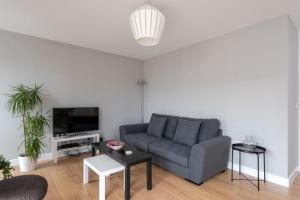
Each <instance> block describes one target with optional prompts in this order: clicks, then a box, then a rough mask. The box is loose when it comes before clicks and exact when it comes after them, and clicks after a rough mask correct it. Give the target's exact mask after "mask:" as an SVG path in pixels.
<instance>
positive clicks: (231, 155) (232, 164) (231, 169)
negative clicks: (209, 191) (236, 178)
mask: <svg viewBox="0 0 300 200" xmlns="http://www.w3.org/2000/svg"><path fill="white" fill-rule="evenodd" d="M231 182H233V149H231Z"/></svg>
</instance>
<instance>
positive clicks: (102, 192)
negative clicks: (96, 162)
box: [99, 175, 105, 200]
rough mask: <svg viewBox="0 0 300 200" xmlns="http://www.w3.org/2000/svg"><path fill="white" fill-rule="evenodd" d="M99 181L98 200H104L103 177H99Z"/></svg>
mask: <svg viewBox="0 0 300 200" xmlns="http://www.w3.org/2000/svg"><path fill="white" fill-rule="evenodd" d="M99 179H100V181H99V200H105V175H100V176H99Z"/></svg>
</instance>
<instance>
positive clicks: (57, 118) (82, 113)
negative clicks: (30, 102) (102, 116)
mask: <svg viewBox="0 0 300 200" xmlns="http://www.w3.org/2000/svg"><path fill="white" fill-rule="evenodd" d="M98 129H99V108H98V107H86V108H53V136H54V137H55V136H57V135H66V134H68V133H81V132H85V131H93V130H98Z"/></svg>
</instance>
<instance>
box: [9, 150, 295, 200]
mask: <svg viewBox="0 0 300 200" xmlns="http://www.w3.org/2000/svg"><path fill="white" fill-rule="evenodd" d="M86 156H88V155H83V156H80V157H72V158H63V159H61V160H59V162H58V163H57V164H53V163H52V162H45V163H42V164H40V165H39V168H38V169H36V170H35V171H33V172H31V174H38V175H42V176H44V177H45V178H46V179H47V181H48V184H49V188H48V193H47V196H46V199H47V200H60V199H67V200H68V199H70V200H77V199H78V200H83V199H84V200H85V199H86V200H93V199H98V177H97V175H95V174H94V173H90V180H91V182H90V183H89V184H87V185H83V184H82V159H83V158H84V157H86ZM145 169H146V168H145V165H144V164H141V165H138V166H136V167H133V168H132V170H131V171H132V173H131V199H133V200H134V199H141V200H179V199H186V200H250V199H251V200H252V199H255V200H257V199H263V200H267V199H268V200H269V199H270V200H283V199H284V200H300V175H298V177H297V178H296V180H295V182H294V184H293V186H292V187H291V188H289V189H288V188H285V187H282V186H278V185H275V184H272V183H266V184H262V187H261V191H260V192H257V190H256V188H255V187H254V186H252V185H251V184H249V183H248V182H245V181H235V182H233V183H232V182H231V181H230V171H229V170H228V171H226V172H224V173H222V174H220V175H218V176H216V177H214V178H212V179H210V180H208V181H206V182H205V183H204V184H202V185H201V186H197V185H194V184H192V183H190V182H188V181H185V180H184V179H182V178H180V177H177V176H176V175H174V174H172V173H169V172H168V171H166V170H164V169H161V168H159V167H156V166H153V189H152V190H151V191H147V189H146V173H145ZM14 174H15V175H19V174H20V173H19V172H18V170H16V171H15V173H14ZM106 184H107V185H106V187H107V188H106V197H107V198H106V199H107V200H119V199H120V200H122V199H124V192H123V175H122V174H121V173H119V174H115V175H112V176H110V177H108V178H107V182H106Z"/></svg>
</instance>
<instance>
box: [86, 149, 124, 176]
mask: <svg viewBox="0 0 300 200" xmlns="http://www.w3.org/2000/svg"><path fill="white" fill-rule="evenodd" d="M84 163H85V164H86V165H88V167H89V168H91V169H92V170H93V171H94V172H96V173H97V174H98V175H100V174H112V173H115V172H118V171H122V170H124V166H123V165H122V164H120V163H119V162H117V161H115V160H113V159H112V158H110V157H109V156H107V155H105V154H102V155H99V156H94V157H90V158H86V159H84Z"/></svg>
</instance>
